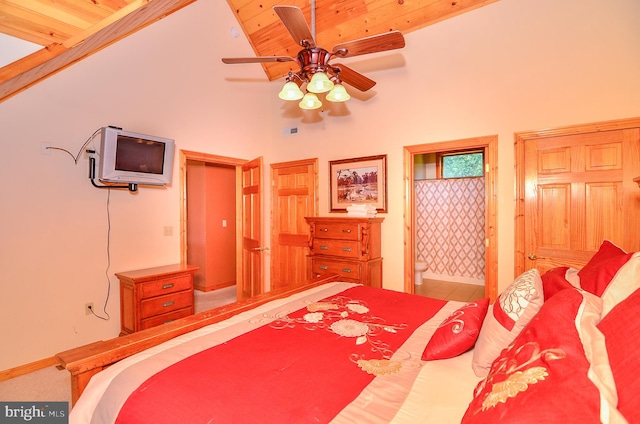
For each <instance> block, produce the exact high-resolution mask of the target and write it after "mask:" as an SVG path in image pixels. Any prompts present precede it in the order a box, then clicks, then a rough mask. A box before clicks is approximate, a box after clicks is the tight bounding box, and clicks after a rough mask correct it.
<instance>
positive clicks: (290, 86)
mask: <svg viewBox="0 0 640 424" xmlns="http://www.w3.org/2000/svg"><path fill="white" fill-rule="evenodd" d="M303 96H304V93H303V92H302V91H301V90H300V87H298V84H296V83H295V82H293V81H289V82H287V83H286V84H285V85H284V86H283V87H282V90H281V91H280V93H278V97H280V98H281V99H282V100H300V99H301V98H302V97H303Z"/></svg>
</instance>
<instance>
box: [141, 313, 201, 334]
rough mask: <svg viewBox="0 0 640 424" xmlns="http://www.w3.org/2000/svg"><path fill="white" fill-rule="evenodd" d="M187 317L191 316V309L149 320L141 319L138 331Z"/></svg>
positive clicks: (157, 316)
mask: <svg viewBox="0 0 640 424" xmlns="http://www.w3.org/2000/svg"><path fill="white" fill-rule="evenodd" d="M189 315H193V308H184V309H178V310H177V311H173V312H169V313H166V314H162V315H156V316H154V317H151V318H147V319H143V320H142V321H141V325H140V327H141V328H140V329H141V330H145V329H147V328H151V327H155V326H156V325H162V324H166V323H168V322H171V321H175V320H177V319H180V318H184V317H188V316H189Z"/></svg>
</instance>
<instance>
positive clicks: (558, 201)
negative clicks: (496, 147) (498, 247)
mask: <svg viewBox="0 0 640 424" xmlns="http://www.w3.org/2000/svg"><path fill="white" fill-rule="evenodd" d="M639 124H640V121H638V120H625V121H612V122H608V123H600V124H591V125H584V126H578V127H567V128H560V129H556V130H547V131H543V132H540V133H520V134H517V135H516V155H517V157H516V164H517V165H516V178H517V187H518V194H517V195H518V207H517V211H516V216H517V219H516V236H517V238H516V258H515V264H516V270H515V274H520V273H521V272H523V271H525V270H527V269H531V268H538V269H539V270H540V271H541V272H544V271H546V270H548V269H550V268H553V267H556V266H560V265H570V266H573V267H575V268H581V267H582V266H584V264H585V263H586V262H587V261H588V260H589V259H590V258H591V256H592V255H593V254H594V253H595V252H596V251H597V250H598V248H599V247H600V244H601V243H602V241H603V240H611V241H612V242H613V243H615V244H617V245H618V246H620V247H622V248H623V249H625V250H627V251H636V250H640V229H639V227H640V226H639V225H638V216H640V188H639V187H638V184H636V183H634V181H633V180H634V178H636V177H638V176H639V175H640V128H638V126H639Z"/></svg>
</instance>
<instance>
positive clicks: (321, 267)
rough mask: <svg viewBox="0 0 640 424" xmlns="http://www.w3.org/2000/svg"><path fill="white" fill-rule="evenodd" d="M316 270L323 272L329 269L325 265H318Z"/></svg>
mask: <svg viewBox="0 0 640 424" xmlns="http://www.w3.org/2000/svg"><path fill="white" fill-rule="evenodd" d="M318 268H320V269H323V270H325V271H326V270H328V269H329V267H328V266H326V265H320V266H319V267H318Z"/></svg>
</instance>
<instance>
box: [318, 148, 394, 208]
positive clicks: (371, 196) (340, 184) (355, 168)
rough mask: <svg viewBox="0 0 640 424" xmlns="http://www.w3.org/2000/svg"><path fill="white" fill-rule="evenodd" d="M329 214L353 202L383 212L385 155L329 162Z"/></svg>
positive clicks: (385, 184) (385, 203)
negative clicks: (373, 207) (371, 206)
mask: <svg viewBox="0 0 640 424" xmlns="http://www.w3.org/2000/svg"><path fill="white" fill-rule="evenodd" d="M329 176H330V177H329V179H330V181H329V183H330V185H329V186H330V191H331V212H347V207H348V206H351V205H352V204H354V203H357V204H369V205H373V206H375V208H376V210H377V211H378V213H386V212H387V155H380V156H367V157H362V158H355V159H342V160H333V161H329Z"/></svg>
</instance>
